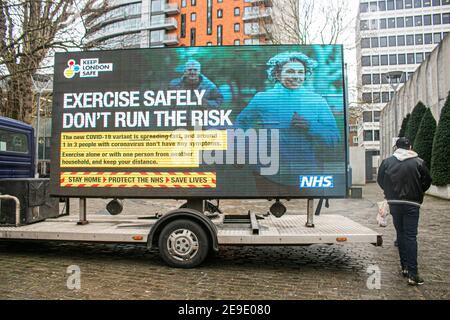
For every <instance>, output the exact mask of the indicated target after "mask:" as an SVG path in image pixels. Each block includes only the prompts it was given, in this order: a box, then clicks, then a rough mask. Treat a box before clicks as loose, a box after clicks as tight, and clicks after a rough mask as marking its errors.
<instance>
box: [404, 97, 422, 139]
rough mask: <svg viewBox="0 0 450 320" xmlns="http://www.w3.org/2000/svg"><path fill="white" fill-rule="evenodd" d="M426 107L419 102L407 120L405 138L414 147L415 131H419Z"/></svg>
mask: <svg viewBox="0 0 450 320" xmlns="http://www.w3.org/2000/svg"><path fill="white" fill-rule="evenodd" d="M426 110H427V107H425V105H424V104H423V103H422V102H421V101H419V103H417V105H416V106H415V107H414V109H413V111H412V113H411V117H410V118H409V121H408V125H407V126H406V132H405V136H406V137H407V138H408V139H409V141H411V143H412V144H413V145H414V140H415V139H416V135H417V131H419V126H420V122H421V121H422V118H423V115H424V114H425V111H426Z"/></svg>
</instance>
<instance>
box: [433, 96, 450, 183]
mask: <svg viewBox="0 0 450 320" xmlns="http://www.w3.org/2000/svg"><path fill="white" fill-rule="evenodd" d="M431 176H432V178H433V184H434V185H437V186H445V185H448V184H450V93H449V95H448V97H447V101H446V102H445V104H444V108H442V111H441V117H440V118H439V124H438V126H437V129H436V134H435V136H434V141H433V156H432V160H431Z"/></svg>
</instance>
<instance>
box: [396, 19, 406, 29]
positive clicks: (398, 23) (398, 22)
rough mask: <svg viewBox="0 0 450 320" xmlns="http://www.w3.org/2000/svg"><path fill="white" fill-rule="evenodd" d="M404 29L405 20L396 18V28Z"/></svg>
mask: <svg viewBox="0 0 450 320" xmlns="http://www.w3.org/2000/svg"><path fill="white" fill-rule="evenodd" d="M403 27H405V18H403V17H398V18H397V28H403Z"/></svg>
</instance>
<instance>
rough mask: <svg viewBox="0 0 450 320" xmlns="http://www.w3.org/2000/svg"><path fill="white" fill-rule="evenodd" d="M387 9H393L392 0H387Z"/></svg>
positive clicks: (393, 3) (393, 2)
mask: <svg viewBox="0 0 450 320" xmlns="http://www.w3.org/2000/svg"><path fill="white" fill-rule="evenodd" d="M387 9H388V10H395V1H394V0H388V1H387Z"/></svg>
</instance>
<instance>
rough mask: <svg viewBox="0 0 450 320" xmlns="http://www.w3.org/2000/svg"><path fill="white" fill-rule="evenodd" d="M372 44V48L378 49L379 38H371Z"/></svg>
mask: <svg viewBox="0 0 450 320" xmlns="http://www.w3.org/2000/svg"><path fill="white" fill-rule="evenodd" d="M370 42H371V43H372V48H378V47H379V43H378V38H371V39H370Z"/></svg>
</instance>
